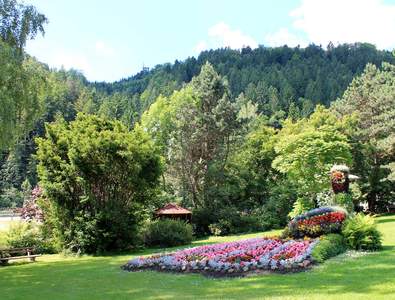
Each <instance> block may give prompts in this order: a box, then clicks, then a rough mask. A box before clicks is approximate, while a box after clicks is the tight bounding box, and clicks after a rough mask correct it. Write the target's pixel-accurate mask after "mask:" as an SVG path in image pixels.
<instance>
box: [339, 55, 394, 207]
mask: <svg viewBox="0 0 395 300" xmlns="http://www.w3.org/2000/svg"><path fill="white" fill-rule="evenodd" d="M332 108H333V110H335V111H336V112H338V113H340V114H341V115H346V114H352V113H354V114H356V115H357V117H358V123H357V128H356V130H355V131H353V132H352V136H353V144H354V145H353V155H354V157H356V158H357V159H356V160H355V162H356V164H355V170H356V172H357V174H358V176H360V177H361V189H362V193H363V194H365V195H366V198H367V201H368V204H369V209H370V210H371V211H375V210H380V209H381V207H380V206H384V207H385V206H386V205H388V203H391V202H392V199H393V196H394V192H393V191H394V190H395V182H394V181H392V180H391V178H392V177H393V176H394V175H393V173H391V172H392V170H393V169H391V164H393V163H394V161H395V65H391V64H388V63H383V65H382V67H381V68H377V67H376V66H375V65H372V64H368V65H367V66H366V68H365V70H364V72H363V74H362V75H361V76H358V77H356V78H354V80H353V81H352V83H351V84H350V86H349V87H348V89H347V90H346V91H345V93H344V95H343V97H342V98H341V99H339V100H338V101H336V102H335V103H334V104H333V105H332ZM391 174H392V175H391ZM383 204H384V205H383Z"/></svg>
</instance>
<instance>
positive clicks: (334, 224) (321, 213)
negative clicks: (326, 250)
mask: <svg viewBox="0 0 395 300" xmlns="http://www.w3.org/2000/svg"><path fill="white" fill-rule="evenodd" d="M346 217H347V212H346V211H345V210H344V209H341V208H336V207H320V208H316V209H312V210H310V211H308V212H306V213H304V214H302V215H299V216H296V217H295V218H294V219H293V220H292V221H291V222H289V224H288V232H289V234H290V236H292V237H293V238H302V237H304V236H309V237H317V236H320V235H323V234H328V233H338V232H340V231H341V227H342V224H343V222H344V220H345V219H346Z"/></svg>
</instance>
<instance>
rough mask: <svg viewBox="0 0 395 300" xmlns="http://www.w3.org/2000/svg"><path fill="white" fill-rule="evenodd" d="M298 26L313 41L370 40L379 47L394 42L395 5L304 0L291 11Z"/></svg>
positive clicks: (371, 1) (374, 1)
mask: <svg viewBox="0 0 395 300" xmlns="http://www.w3.org/2000/svg"><path fill="white" fill-rule="evenodd" d="M290 16H291V17H293V18H295V20H294V23H293V26H294V28H295V29H299V30H302V31H304V32H305V33H306V35H307V38H308V39H309V41H310V42H314V43H316V44H322V45H323V46H326V45H327V44H328V43H329V42H330V41H332V42H333V43H352V42H369V43H373V44H375V45H376V46H377V47H378V48H381V49H382V48H384V49H389V48H393V47H394V46H395V39H394V36H395V5H394V4H384V3H383V2H382V1H380V0H347V1H346V0H303V2H302V4H301V6H300V7H298V8H297V9H295V10H294V11H292V12H291V13H290Z"/></svg>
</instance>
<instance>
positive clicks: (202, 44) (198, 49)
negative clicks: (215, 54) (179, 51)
mask: <svg viewBox="0 0 395 300" xmlns="http://www.w3.org/2000/svg"><path fill="white" fill-rule="evenodd" d="M204 50H207V43H206V41H200V42H199V43H198V44H197V45H196V46H195V52H197V53H200V52H202V51H204Z"/></svg>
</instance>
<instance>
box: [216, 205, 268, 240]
mask: <svg viewBox="0 0 395 300" xmlns="http://www.w3.org/2000/svg"><path fill="white" fill-rule="evenodd" d="M257 212H258V211H255V212H249V213H245V212H240V211H238V210H237V209H236V208H235V207H228V208H224V209H221V210H220V211H219V214H218V221H216V222H215V223H212V224H210V225H209V229H210V232H211V234H213V235H228V234H237V233H245V232H254V231H261V230H264V229H265V227H264V224H263V222H262V221H263V220H262V218H261V216H260V215H259V214H257Z"/></svg>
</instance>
